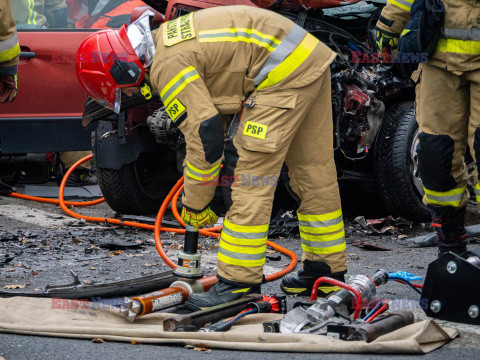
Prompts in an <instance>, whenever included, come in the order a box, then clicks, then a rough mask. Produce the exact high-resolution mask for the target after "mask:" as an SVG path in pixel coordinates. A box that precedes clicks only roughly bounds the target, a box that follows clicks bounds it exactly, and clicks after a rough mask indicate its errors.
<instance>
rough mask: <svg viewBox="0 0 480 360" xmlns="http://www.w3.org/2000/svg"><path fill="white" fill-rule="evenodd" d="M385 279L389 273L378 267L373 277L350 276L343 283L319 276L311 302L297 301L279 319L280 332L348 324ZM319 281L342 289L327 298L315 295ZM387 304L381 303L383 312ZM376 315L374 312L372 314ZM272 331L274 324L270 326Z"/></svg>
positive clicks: (324, 329) (319, 330)
mask: <svg viewBox="0 0 480 360" xmlns="http://www.w3.org/2000/svg"><path fill="white" fill-rule="evenodd" d="M387 281H388V273H387V272H386V271H385V270H378V271H377V272H376V273H375V275H374V276H373V278H370V277H368V276H364V275H356V276H352V277H351V278H350V279H349V281H348V282H347V283H346V284H345V283H343V282H341V281H338V280H335V279H331V278H327V277H321V278H319V279H318V280H317V281H316V282H315V284H314V285H313V288H312V295H311V297H310V300H312V301H315V300H316V301H315V303H313V305H311V304H299V306H296V307H295V308H294V309H293V310H291V311H290V312H288V313H287V315H285V317H284V319H283V320H281V321H280V324H279V327H278V329H279V331H280V332H282V333H307V334H322V335H326V334H327V325H331V324H335V325H345V326H348V325H351V324H352V320H351V318H350V314H351V313H352V312H353V313H354V314H353V321H355V320H357V319H358V317H359V315H360V311H361V310H362V308H363V307H366V306H367V304H370V303H371V302H372V300H373V299H374V296H375V295H376V288H377V286H379V285H382V284H385V283H386V282H387ZM322 283H328V284H331V285H336V286H339V287H340V288H341V289H340V290H338V291H335V292H334V293H332V294H330V295H329V296H328V297H326V298H319V299H316V298H317V292H318V287H319V285H320V284H322ZM387 307H388V305H386V304H384V305H383V306H381V308H380V309H381V310H380V309H379V311H380V312H381V311H384V310H385V309H386V308H387ZM375 316H376V315H375ZM270 328H271V329H273V330H275V326H271V327H270Z"/></svg>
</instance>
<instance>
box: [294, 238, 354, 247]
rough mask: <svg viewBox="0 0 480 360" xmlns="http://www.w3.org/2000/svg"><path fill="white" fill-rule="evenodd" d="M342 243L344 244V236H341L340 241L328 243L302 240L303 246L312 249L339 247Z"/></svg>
mask: <svg viewBox="0 0 480 360" xmlns="http://www.w3.org/2000/svg"><path fill="white" fill-rule="evenodd" d="M344 242H345V236H342V237H341V238H340V239H337V240H330V241H310V240H305V239H303V238H302V244H303V245H305V246H308V247H313V248H328V247H332V246H337V245H341V244H343V243H344Z"/></svg>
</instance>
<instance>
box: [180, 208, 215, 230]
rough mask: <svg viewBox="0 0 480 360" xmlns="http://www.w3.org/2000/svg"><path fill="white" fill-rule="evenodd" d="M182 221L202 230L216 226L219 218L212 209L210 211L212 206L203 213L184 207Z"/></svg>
mask: <svg viewBox="0 0 480 360" xmlns="http://www.w3.org/2000/svg"><path fill="white" fill-rule="evenodd" d="M182 219H183V221H185V224H187V225H192V226H194V227H196V228H201V227H204V226H209V225H214V224H215V223H216V222H217V220H218V217H217V215H216V214H215V213H214V212H213V211H212V209H210V206H209V207H207V208H206V209H205V210H203V211H201V212H195V211H192V210H187V209H186V208H185V206H184V207H183V209H182Z"/></svg>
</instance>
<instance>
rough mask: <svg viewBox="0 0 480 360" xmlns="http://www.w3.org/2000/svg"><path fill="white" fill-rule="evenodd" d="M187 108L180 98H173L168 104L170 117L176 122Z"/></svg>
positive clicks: (167, 108)
mask: <svg viewBox="0 0 480 360" xmlns="http://www.w3.org/2000/svg"><path fill="white" fill-rule="evenodd" d="M185 110H187V108H186V107H185V105H183V104H182V102H181V101H180V100H178V99H175V100H173V101H172V102H171V103H170V104H168V106H167V107H166V111H167V114H168V116H170V119H172V121H173V122H175V121H176V120H177V119H178V117H179V116H180V115H182V114H183V113H184V112H185Z"/></svg>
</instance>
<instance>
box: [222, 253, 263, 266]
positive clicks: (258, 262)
mask: <svg viewBox="0 0 480 360" xmlns="http://www.w3.org/2000/svg"><path fill="white" fill-rule="evenodd" d="M218 260H219V261H222V262H224V263H226V264H230V265H236V266H243V267H254V266H263V265H264V264H265V258H263V259H261V260H239V259H233V258H231V257H228V256H225V255H223V254H221V253H218Z"/></svg>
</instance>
